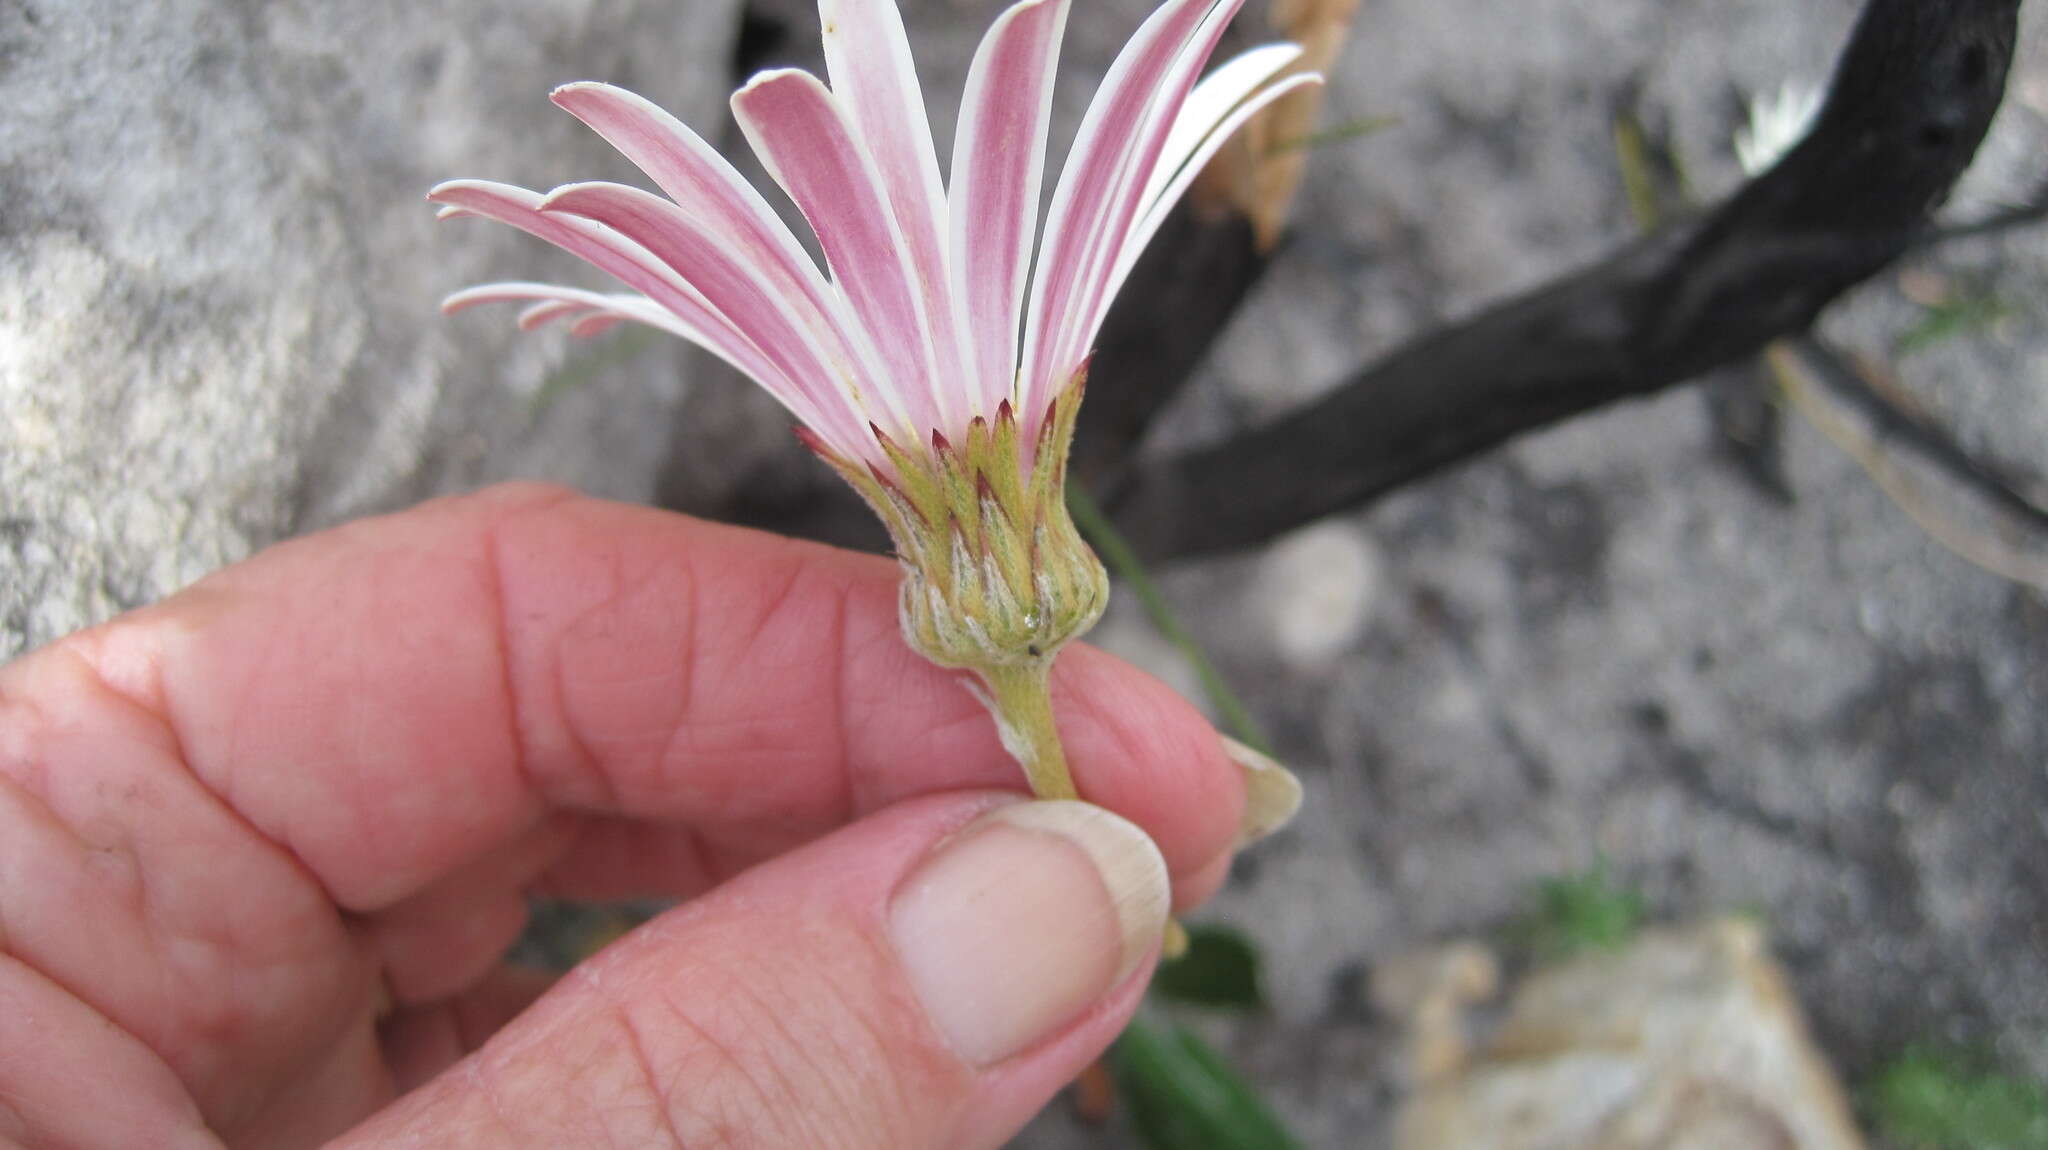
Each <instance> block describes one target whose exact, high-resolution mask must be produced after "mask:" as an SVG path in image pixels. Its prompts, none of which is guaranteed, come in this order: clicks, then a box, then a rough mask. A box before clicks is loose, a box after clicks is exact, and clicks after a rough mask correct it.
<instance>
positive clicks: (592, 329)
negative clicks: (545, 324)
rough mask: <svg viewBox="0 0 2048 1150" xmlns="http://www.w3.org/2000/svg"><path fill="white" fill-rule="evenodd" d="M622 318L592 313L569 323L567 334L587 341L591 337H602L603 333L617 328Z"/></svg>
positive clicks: (609, 314)
mask: <svg viewBox="0 0 2048 1150" xmlns="http://www.w3.org/2000/svg"><path fill="white" fill-rule="evenodd" d="M624 318H625V317H624V316H616V315H613V314H611V313H610V312H593V313H591V314H589V315H586V316H584V317H583V318H582V319H579V320H577V321H575V322H574V323H571V324H570V325H569V334H570V335H571V336H573V337H575V338H577V339H589V338H590V337H592V336H597V335H603V334H604V333H605V332H608V331H610V330H611V329H613V328H615V327H617V326H618V325H619V321H620V320H622V319H624Z"/></svg>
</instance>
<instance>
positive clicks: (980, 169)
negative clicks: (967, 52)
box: [951, 0, 1068, 414]
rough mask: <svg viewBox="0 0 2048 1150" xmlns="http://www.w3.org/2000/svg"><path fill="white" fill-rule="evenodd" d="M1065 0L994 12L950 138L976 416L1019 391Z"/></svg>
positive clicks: (1040, 0)
mask: <svg viewBox="0 0 2048 1150" xmlns="http://www.w3.org/2000/svg"><path fill="white" fill-rule="evenodd" d="M1067 12H1068V0H1024V2H1023V3H1021V4H1017V5H1014V6H1012V7H1011V8H1010V9H1009V10H1008V11H1006V12H1004V13H1003V14H1002V15H1001V16H999V17H997V18H996V22H995V26H994V27H992V28H990V29H989V31H988V35H987V36H985V37H983V39H982V41H981V47H980V48H979V49H978V50H977V51H976V52H975V54H974V64H973V66H972V67H970V68H969V69H968V70H967V88H966V91H965V92H964V93H963V94H962V96H961V99H960V124H959V128H958V130H957V131H956V133H955V135H954V137H953V178H952V184H951V187H952V195H953V200H952V204H951V208H952V227H953V236H952V242H953V268H954V270H955V274H956V276H957V294H958V295H959V296H960V298H961V299H962V301H963V303H964V305H965V309H966V322H965V325H964V326H965V328H966V330H967V332H968V333H969V347H970V353H971V356H972V358H971V360H970V361H969V362H970V363H971V365H972V369H973V370H972V372H971V376H972V379H973V381H974V382H975V383H976V384H977V385H978V387H979V390H980V395H981V402H980V404H979V406H978V408H977V414H987V413H990V412H993V411H994V410H995V409H996V406H997V405H998V404H1000V403H1001V402H1002V401H1003V400H1005V399H1014V398H1015V395H1014V392H1013V389H1014V388H1015V386H1016V381H1017V340H1018V334H1019V333H1018V319H1019V313H1020V311H1021V309H1022V308H1023V306H1024V285H1025V281H1026V280H1027V279H1028V278H1029V273H1030V269H1031V244H1032V239H1033V232H1034V231H1035V230H1036V228H1037V226H1038V197H1039V191H1040V187H1041V182H1042V180H1043V179H1044V174H1045V138H1046V131H1047V125H1048V124H1049V122H1050V120H1051V117H1052V91H1053V78H1054V76H1055V74H1056V73H1057V71H1058V67H1059V53H1060V37H1061V34H1062V33H1063V32H1064V31H1065V29H1066V22H1067Z"/></svg>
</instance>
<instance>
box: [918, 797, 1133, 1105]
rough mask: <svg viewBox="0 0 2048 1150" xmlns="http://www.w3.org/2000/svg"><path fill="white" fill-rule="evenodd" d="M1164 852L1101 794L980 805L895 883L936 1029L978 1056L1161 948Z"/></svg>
mask: <svg viewBox="0 0 2048 1150" xmlns="http://www.w3.org/2000/svg"><path fill="white" fill-rule="evenodd" d="M1168 900H1169V890H1168V882H1167V876H1166V860H1165V859H1163V858H1161V857H1160V855H1159V848H1158V847H1157V846H1155V845H1153V842H1152V840H1151V839H1150V838H1148V837H1146V835H1145V832H1143V831H1141V830H1139V829H1138V828H1137V827H1135V826H1133V825H1131V824H1130V823H1129V822H1126V821H1125V820H1124V819H1122V818H1119V817H1118V816H1116V815H1113V814H1111V813H1109V812H1108V811H1106V810H1103V809H1102V808H1101V807H1097V806H1091V805H1089V804H1087V803H1078V802H1035V803H1017V804H1015V805H1013V806H1007V807H1002V808H1000V809H998V810H995V811H991V812H990V813H988V814H986V815H983V816H982V817H981V818H980V819H978V820H976V821H975V822H973V823H971V824H969V825H968V826H967V827H966V828H965V829H964V830H962V831H961V832H960V833H959V834H958V835H956V836H954V837H953V838H952V839H950V840H948V841H947V842H946V843H945V844H944V845H942V846H941V847H939V849H938V850H937V851H936V852H934V853H933V854H932V856H931V857H930V858H928V859H926V860H925V861H924V862H923V863H922V864H921V865H920V866H919V867H918V869H917V870H916V871H914V872H912V874H911V876H910V878H909V879H908V880H906V881H905V882H904V884H903V885H902V886H901V887H899V888H898V889H897V891H896V897H895V900H894V901H893V902H892V903H891V904H890V908H889V934H890V938H891V941H892V942H894V944H895V946H896V952H897V954H898V956H900V958H901V960H902V962H903V967H904V970H905V971H906V972H907V973H908V975H909V979H910V985H911V988H912V989H913V990H914V991H915V992H916V994H917V997H918V999H919V1001H921V1002H922V1003H923V1004H924V1008H925V1013H926V1014H928V1015H929V1016H930V1017H931V1020H932V1023H933V1025H935V1026H936V1027H937V1028H938V1030H939V1033H940V1034H941V1035H943V1036H944V1037H945V1039H946V1042H947V1044H948V1045H950V1046H951V1047H952V1048H953V1051H954V1052H955V1053H957V1054H958V1055H960V1057H961V1058H963V1059H965V1060H966V1061H968V1062H970V1063H973V1064H974V1065H977V1066H987V1065H989V1064H991V1063H995V1062H1000V1061H1002V1060H1003V1059H1005V1058H1008V1057H1010V1056H1011V1055H1013V1054H1016V1053H1018V1052H1019V1051H1021V1050H1024V1049H1025V1048H1027V1047H1030V1046H1033V1045H1036V1044H1037V1043H1038V1042H1040V1041H1042V1040H1043V1039H1045V1038H1048V1037H1050V1036H1052V1035H1053V1034H1055V1033H1057V1032H1059V1031H1060V1030H1061V1029H1063V1028H1064V1027H1065V1026H1066V1025H1067V1023H1069V1022H1071V1021H1072V1020H1073V1019H1075V1018H1077V1017H1079V1016H1080V1015H1081V1014H1082V1013H1083V1012H1085V1011H1086V1010H1087V1009H1088V1008H1089V1007H1090V1006H1091V1005H1093V1004H1094V1002H1095V1000H1097V999H1099V998H1101V997H1102V996H1103V995H1104V994H1106V993H1108V992H1109V990H1110V989H1111V988H1112V987H1114V986H1116V985H1117V984H1118V983H1120V982H1122V981H1123V980H1124V979H1125V978H1126V977H1128V976H1129V975H1130V974H1131V972H1132V971H1134V970H1136V969H1137V967H1138V965H1139V964H1140V963H1142V962H1144V961H1145V960H1146V959H1147V958H1149V957H1150V956H1151V954H1152V951H1153V949H1154V948H1155V947H1156V946H1157V945H1158V943H1159V939H1160V933H1161V931H1162V930H1164V929H1165V924H1166V909H1167V903H1168Z"/></svg>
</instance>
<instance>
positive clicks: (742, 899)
mask: <svg viewBox="0 0 2048 1150" xmlns="http://www.w3.org/2000/svg"><path fill="white" fill-rule="evenodd" d="M895 585H896V573H895V571H894V569H893V566H892V565H891V564H889V563H888V562H886V561H884V560H880V559H876V558H872V557H864V556H858V555H853V554H848V553H844V552H839V551H834V550H830V549H827V548H823V547H818V546H813V545H809V544H803V543H795V542H790V541H786V540H781V539H775V538H772V537H768V536H763V535H759V534H756V533H753V532H748V531H742V530H738V529H734V528H728V527H722V526H717V525H713V524H707V523H702V522H697V521H693V520H689V519H684V518H681V517H678V516H673V515H668V514H663V513H660V512H655V511H649V510H645V509H638V508H632V507H627V506H621V505H615V504H606V503H601V502H597V501H594V500H589V499H584V498H580V497H577V496H574V495H572V494H568V493H565V492H560V491H556V490H552V489H543V488H534V487H504V488H495V489H492V490H490V491H486V492H484V493H481V494H478V495H475V496H469V497H464V498H459V499H451V500H444V501H439V502H436V503H431V504H427V505H425V506H422V507H420V508H417V509H415V510H412V511H409V512H406V513H404V514H400V515H395V516H390V517H386V518H382V519H375V520H368V521H364V522H361V523H356V524H352V525H349V526H346V527H342V528H339V529H337V530H333V531H329V532H326V533H323V534H320V535H316V536H312V537H309V538H306V539H302V540H298V541H296V542H292V543H287V544H284V545H281V546H279V547H275V548H273V549H271V550H269V551H266V552H264V553H263V554H261V555H259V556H257V557H256V558H254V559H252V560H250V561H248V562H246V563H242V564H239V565H237V566H234V567H231V568H229V569H227V570H225V571H223V572H220V573H219V574H217V575H214V576H212V577H211V578H209V579H206V580H204V581H203V582H201V583H199V584H198V585H196V586H195V587H193V588H191V589H190V590H187V591H185V592H183V593H181V594H179V595H177V596H175V597H173V598H171V599H169V600H167V601H165V602H164V603H162V604H159V605H157V606H153V607H150V608H146V609H144V610H140V611H136V612H133V613H131V614H129V615H126V616H123V617H121V618H119V619H117V620H115V621H113V622H111V623H109V624H107V625H105V626H102V627H98V628H95V629H93V630H90V631H86V632H82V633H80V634H77V635H73V636H71V637H69V638H67V639H64V640H61V641H59V642H58V643H55V644H53V645H51V646H50V647H47V648H45V649H42V650H39V651H36V652H33V653H31V654H29V655H27V656H25V657H23V658H21V659H19V660H17V661H16V662H14V663H12V664H9V665H7V666H5V667H0V1145H5V1144H14V1145H22V1146H31V1147H42V1146H64V1147H73V1146H77V1147H122V1148H127V1147H141V1146H150V1147H205V1146H219V1145H222V1144H227V1145H233V1146H264V1147H270V1146H298V1145H308V1144H312V1143H315V1142H318V1141H320V1140H321V1139H324V1138H330V1137H334V1136H337V1135H341V1141H340V1144H341V1145H381V1144H403V1145H432V1146H437V1147H439V1146H468V1145H495V1146H549V1147H553V1146H612V1145H617V1146H634V1147H641V1146H691V1147H698V1146H712V1145H715V1146H735V1147H738V1146H749V1147H755V1146H758V1147H783V1146H787V1147H805V1148H810V1147H823V1146H834V1147H888V1148H891V1150H903V1148H918V1147H932V1148H952V1147H974V1146H993V1145H997V1144H999V1143H1000V1142H1001V1141H1002V1140H1003V1139H1005V1138H1007V1137H1008V1136H1009V1135H1010V1134H1011V1133H1013V1132H1014V1131H1015V1130H1016V1129H1017V1128H1018V1127H1019V1126H1020V1125H1022V1124H1023V1122H1025V1121H1026V1120H1027V1119H1028V1118H1029V1117H1030V1115H1031V1114H1032V1113H1033V1112H1034V1111H1036V1110H1037V1109H1038V1108H1039V1107H1040V1106H1041V1105H1042V1104H1044V1102H1045V1101H1046V1100H1047V1099H1048V1098H1049V1097H1051V1095H1052V1094H1053V1092H1054V1091H1055V1090H1057V1089H1058V1087H1059V1086H1060V1084H1062V1083H1063V1082H1065V1081H1067V1080H1068V1079H1069V1078H1070V1077H1072V1075H1073V1074H1074V1073H1076V1072H1077V1071H1078V1070H1079V1069H1080V1068H1081V1067H1082V1066H1083V1065H1084V1064H1085V1063H1087V1062H1088V1061H1089V1060H1090V1059H1092V1058H1093V1057H1094V1056H1095V1055H1096V1054H1098V1053H1099V1052H1100V1051H1101V1050H1102V1049H1103V1048H1104V1046H1105V1045H1106V1044H1107V1043H1108V1042H1109V1041H1110V1039H1111V1038H1112V1037H1114V1036H1115V1034H1116V1033H1117V1031H1118V1030H1119V1029H1120V1028H1121V1027H1122V1025H1123V1023H1124V1022H1125V1020H1126V1019H1127V1018H1128V1017H1129V1016H1130V1014H1131V1011H1132V1010H1133V1009H1134V1008H1135V1006H1136V1004H1137V1001H1138V998H1139V996H1140V994H1141V993H1142V990H1143V986H1144V982H1145V978H1146V975H1147V973H1148V972H1149V970H1150V968H1151V965H1152V963H1153V962H1154V960H1155V958H1156V954H1157V947H1158V940H1159V937H1160V932H1161V929H1162V927H1163V925H1164V922H1165V915H1166V910H1167V905H1166V904H1167V901H1168V891H1167V882H1168V875H1169V874H1170V876H1171V884H1172V902H1173V904H1174V905H1175V906H1185V905H1187V904H1189V903H1192V902H1195V901H1199V900H1200V899H1201V898H1203V897H1205V896H1206V895H1207V894H1209V893H1210V892H1211V891H1213V890H1214V889H1215V887H1216V886H1217V885H1218V884H1219V883H1220V882H1221V881H1222V878H1223V876H1224V873H1225V871H1226V869H1227V868H1228V865H1229V859H1230V851H1231V847H1232V842H1233V839H1234V838H1235V836H1236V831H1237V822H1238V817H1239V812H1240V809H1241V807H1242V804H1243V786H1242V783H1241V781H1240V775H1239V772H1238V769H1237V768H1236V767H1234V766H1232V764H1231V763H1230V761H1229V760H1228V759H1227V758H1226V755H1225V751H1224V749H1223V747H1222V745H1221V744H1220V742H1219V740H1218V738H1217V736H1216V734H1215V732H1214V731H1213V730H1211V729H1210V727H1209V726H1208V725H1207V724H1206V723H1205V722H1204V721H1203V720H1202V719H1200V718H1199V717H1198V716H1197V715H1196V714H1195V712H1194V711H1193V710H1192V709H1191V708H1189V707H1188V706H1187V705H1186V704H1185V703H1183V702H1182V701H1181V700H1179V699H1178V698H1177V697H1175V696H1174V695H1173V694H1172V693H1171V692H1169V691H1168V690H1167V689H1166V688H1164V687H1163V686H1161V685H1159V684H1158V683H1156V682H1154V681H1152V680H1151V679H1149V678H1147V677H1146V676H1144V675H1142V674H1140V673H1139V672H1136V671H1134V670H1132V669H1131V668H1129V667H1128V666H1125V665H1123V664H1121V663H1119V662H1117V661H1116V660H1114V659H1111V658H1109V657H1107V656H1104V655H1101V654H1100V653H1097V652H1094V651H1092V650H1088V649H1085V648H1082V647H1080V646H1079V645H1076V646H1075V647H1074V648H1072V649H1070V650H1069V652H1068V653H1067V654H1066V655H1065V656H1063V657H1062V659H1061V660H1060V662H1059V665H1058V669H1057V671H1056V673H1055V676H1054V697H1055V702H1056V706H1057V708H1058V713H1059V716H1060V720H1061V722H1060V728H1061V734H1062V736H1063V738H1064V740H1065V742H1066V745H1067V747H1068V750H1069V754H1070V756H1071V758H1072V761H1073V766H1074V770H1075V775H1076V778H1077V780H1078V782H1079V784H1080V787H1081V789H1082V791H1083V792H1084V793H1085V794H1086V795H1087V797H1088V798H1089V799H1090V800H1092V801H1094V802H1096V803H1100V804H1101V805H1102V806H1103V807H1105V808H1108V809H1109V810H1113V811H1115V812H1117V814H1118V815H1121V816H1123V818H1117V817H1113V816H1109V815H1105V814H1103V813H1101V812H1100V811H1097V810H1095V809H1094V808H1091V807H1084V806H1081V805H1079V804H1046V803H1025V802H1021V801H1019V800H1018V798H1017V796H1016V795H1015V794H1014V793H1010V792H1014V791H1015V790H1016V789H1017V788H1018V787H1019V786H1020V785H1021V778H1020V776H1019V775H1018V772H1017V768H1016V766H1015V765H1014V763H1012V762H1011V760H1010V759H1009V758H1008V757H1007V756H1006V755H1005V754H1004V753H1003V751H1002V749H1001V747H1000V746H999V745H998V743H997V740H996V736H995V732H994V729H993V725H992V724H991V723H990V721H989V719H988V716H987V714H986V713H985V712H984V711H983V710H982V709H981V707H980V706H979V705H978V704H977V703H976V702H975V701H974V700H973V699H972V698H970V697H969V696H968V694H967V692H966V691H965V690H963V689H962V688H961V686H960V685H959V684H958V683H957V682H955V681H954V680H953V678H952V677H951V676H950V675H948V674H946V673H944V672H942V671H939V670H937V669H935V668H933V667H931V666H930V665H928V664H926V663H924V662H923V661H922V660H920V659H919V658H918V657H917V656H915V655H913V654H912V653H911V652H910V651H909V650H908V648H906V647H905V646H904V644H903V641H902V639H901V637H900V635H899V634H898V631H897V623H896V605H895ZM1124 819H1129V820H1130V822H1125V821H1124ZM1132 824H1136V827H1142V828H1143V829H1144V832H1145V833H1144V834H1140V833H1138V831H1137V830H1136V829H1135V828H1134V827H1133V826H1132ZM1148 835H1149V839H1148V838H1147V836H1148ZM1154 843H1156V844H1157V847H1156V849H1155V847H1154V846H1153V845H1152V844H1154ZM1162 856H1163V866H1162ZM535 892H541V893H547V894H555V895H562V896H570V897H580V898H621V897H629V896H660V897H669V898H678V899H684V900H687V901H685V902H684V903H683V904H682V905H681V906H679V907H678V908H676V909H674V910H672V911H670V912H668V913H666V914H664V915H662V916H660V917H658V918H656V919H655V920H654V921H652V922H650V923H648V924H647V925H646V926H644V927H642V928H641V929H639V930H637V931H635V932H633V933H632V934H631V935H628V936H627V937H626V938H625V939H623V940H621V941H620V942H619V943H617V944H615V945H613V946H612V947H610V948H608V949H606V950H605V951H604V952H602V953H600V954H599V955H597V956H595V957H594V958H592V959H590V960H589V961H587V962H585V963H584V964H583V965H581V966H579V967H578V968H577V969H576V970H575V971H574V972H572V973H571V974H570V975H568V976H567V977H566V978H564V979H563V980H562V981H561V982H560V983H559V984H557V985H555V986H554V987H553V988H552V989H549V990H547V991H546V993H545V994H544V995H543V994H541V991H542V989H543V986H542V983H541V982H540V981H539V979H538V978H537V976H534V975H530V974H522V973H519V972H515V971H514V970H512V969H510V968H508V967H506V966H504V965H502V964H501V961H500V960H501V957H502V956H503V954H504V952H505V950H506V948H507V947H508V945H509V944H510V943H511V942H512V941H513V940H514V939H515V938H516V937H517V935H518V934H519V932H520V931H521V929H522V927H523V925H524V923H525V919H526V909H525V900H526V897H527V895H528V894H530V893H535ZM536 996H538V1000H537V1001H536ZM344 1132H346V1133H344Z"/></svg>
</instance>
